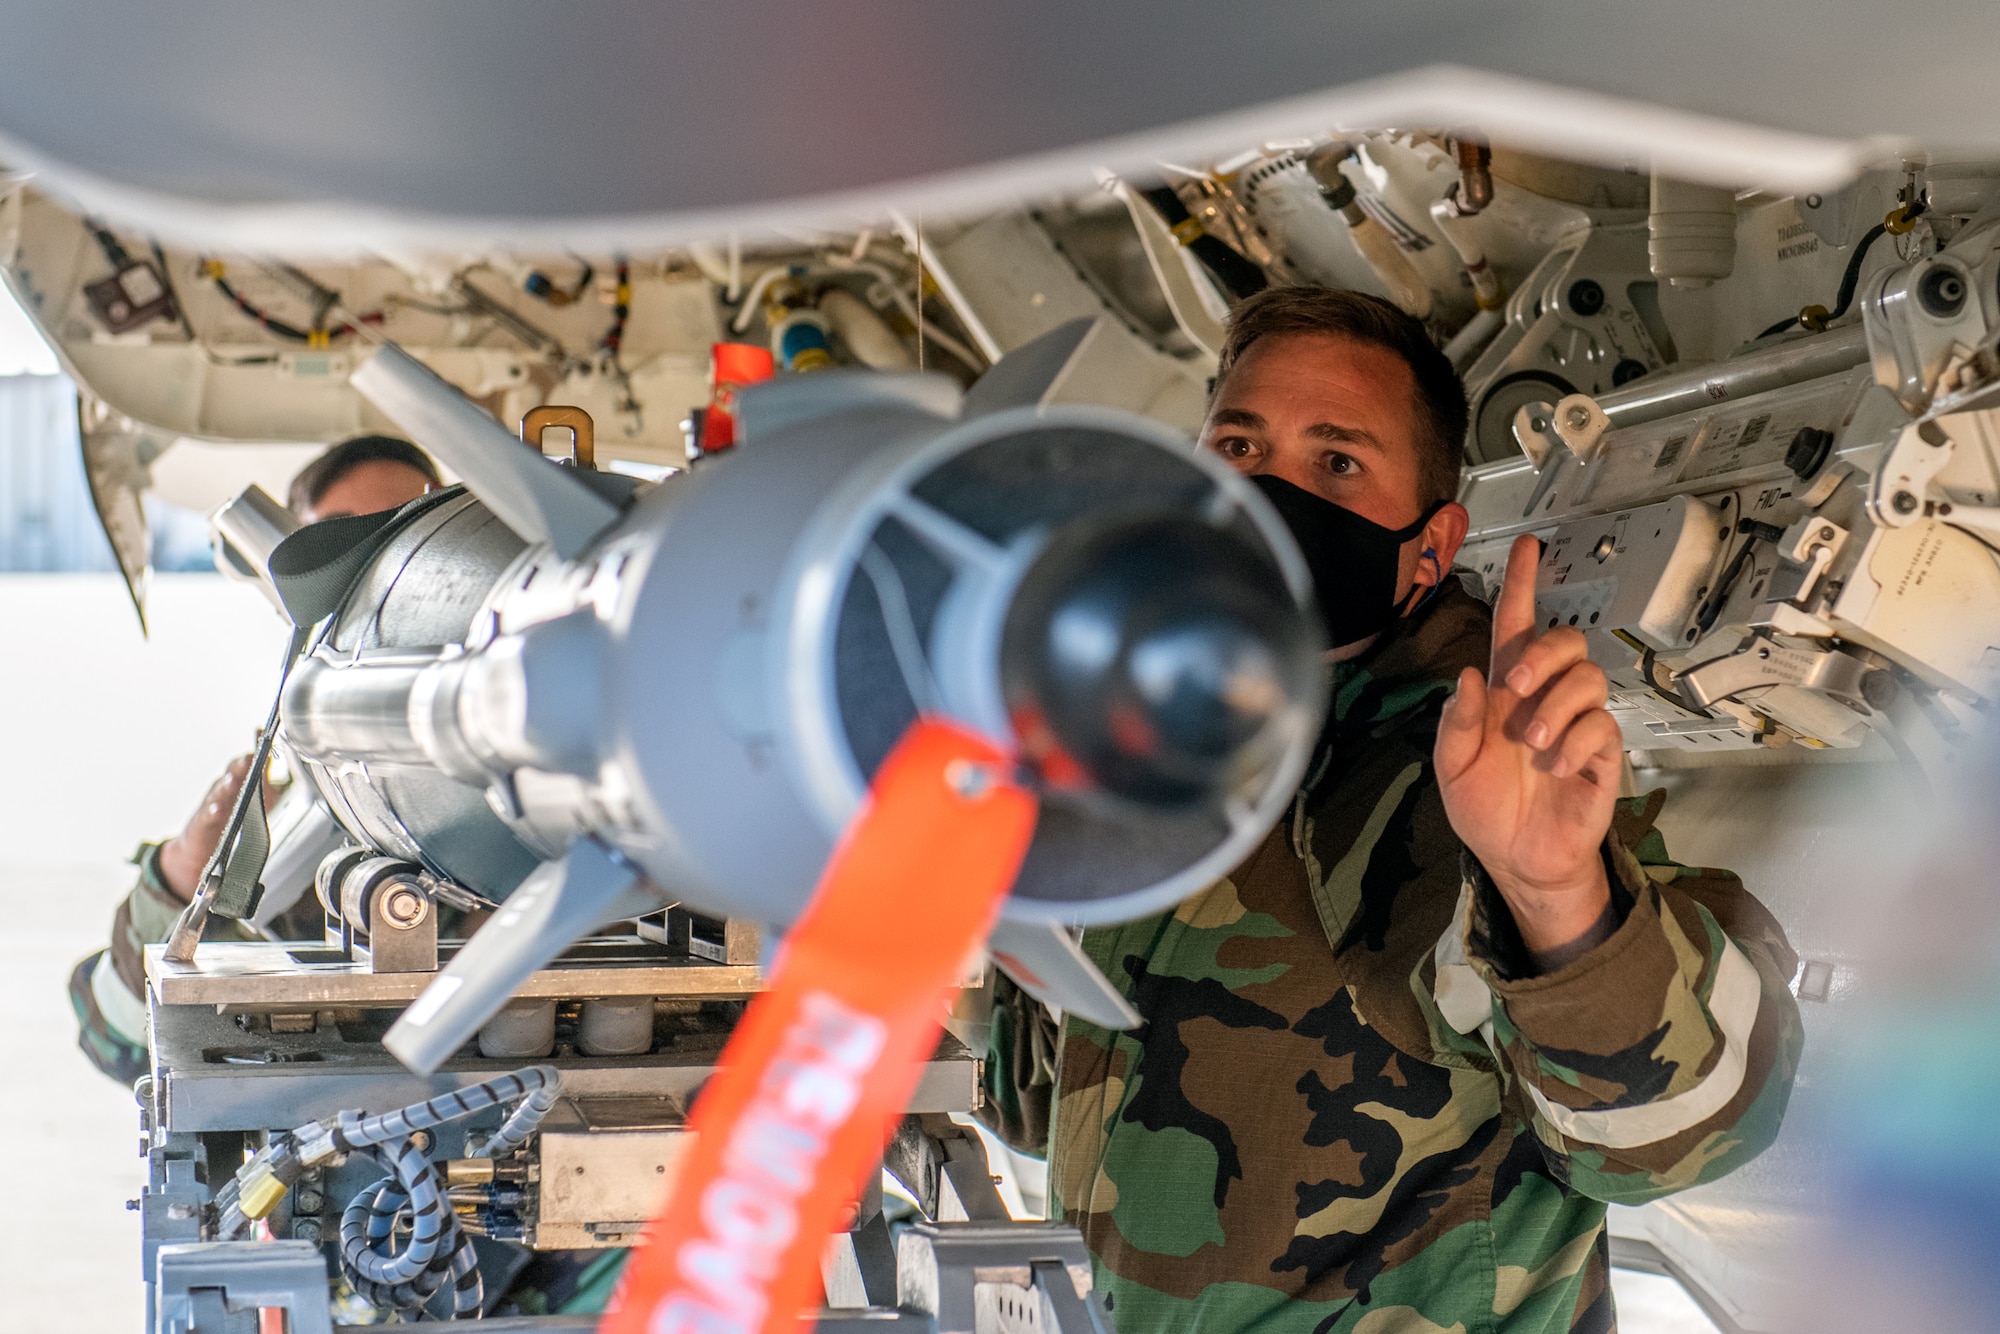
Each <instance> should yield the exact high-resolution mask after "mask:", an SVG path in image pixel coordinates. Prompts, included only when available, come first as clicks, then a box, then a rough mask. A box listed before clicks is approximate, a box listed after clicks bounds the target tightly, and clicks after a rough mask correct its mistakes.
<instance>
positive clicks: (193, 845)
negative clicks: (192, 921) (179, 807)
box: [160, 755, 273, 901]
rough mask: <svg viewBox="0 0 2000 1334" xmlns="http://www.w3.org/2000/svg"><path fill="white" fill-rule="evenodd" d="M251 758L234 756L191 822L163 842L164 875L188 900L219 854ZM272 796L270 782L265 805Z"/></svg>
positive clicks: (165, 879) (266, 788) (179, 894)
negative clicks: (210, 862)
mask: <svg viewBox="0 0 2000 1334" xmlns="http://www.w3.org/2000/svg"><path fill="white" fill-rule="evenodd" d="M251 758H252V757H251V756H248V755H238V756H237V757H236V758H235V759H233V760H231V761H230V762H229V767H228V768H227V769H225V770H223V773H222V777H220V778H218V779H216V780H215V784H214V785H213V786H212V787H210V788H209V789H208V795H207V796H205V797H203V798H202V799H201V805H199V806H197V807H196V808H195V812H194V814H193V815H191V816H189V817H188V822H187V826H186V827H185V828H183V829H182V830H181V832H180V833H178V834H176V835H174V836H173V837H172V838H170V839H168V840H167V841H166V842H165V843H162V844H161V845H160V879H162V880H164V881H165V882H166V885H167V888H168V889H170V890H172V891H173V892H174V896H175V897H176V898H179V899H181V900H183V901H185V900H188V899H192V898H193V897H194V892H195V890H196V888H198V886H199V883H200V880H201V873H202V872H203V871H204V870H206V869H207V867H208V859H209V858H210V857H213V856H214V855H215V845H216V844H217V843H219V842H221V840H222V830H223V826H225V825H227V824H228V823H229V812H230V811H231V810H232V809H233V808H234V807H235V805H236V794H237V793H238V792H241V791H242V790H243V776H244V775H245V774H247V773H249V772H250V760H251ZM272 799H273V794H272V792H271V785H270V784H269V783H266V784H265V785H264V806H265V809H267V810H268V809H269V808H270V805H271V801H272Z"/></svg>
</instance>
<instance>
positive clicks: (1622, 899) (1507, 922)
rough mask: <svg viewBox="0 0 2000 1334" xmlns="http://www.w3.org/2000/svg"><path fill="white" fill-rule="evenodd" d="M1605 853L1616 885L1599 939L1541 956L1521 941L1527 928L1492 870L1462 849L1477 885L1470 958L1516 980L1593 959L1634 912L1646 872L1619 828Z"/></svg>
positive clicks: (1464, 870)
mask: <svg viewBox="0 0 2000 1334" xmlns="http://www.w3.org/2000/svg"><path fill="white" fill-rule="evenodd" d="M1620 854H1623V855H1622V856H1621V855H1620ZM1599 855H1600V856H1601V857H1602V858H1603V859H1604V878H1605V880H1606V881H1607V882H1608V883H1609V884H1610V886H1611V901H1610V903H1609V904H1607V905H1606V907H1605V914H1604V917H1603V918H1602V919H1600V922H1599V924H1597V925H1595V926H1593V928H1592V930H1591V932H1590V933H1588V935H1587V937H1586V938H1587V939H1588V938H1590V937H1594V939H1592V941H1591V944H1590V945H1589V946H1588V947H1587V948H1584V949H1580V950H1576V951H1574V952H1573V953H1572V952H1571V951H1568V950H1558V951H1554V952H1552V954H1548V955H1542V956H1539V957H1538V956H1537V955H1536V953H1535V952H1534V951H1533V950H1531V949H1529V948H1528V945H1527V942H1526V941H1524V940H1522V939H1521V928H1520V927H1519V926H1518V925H1517V924H1516V923H1515V921H1514V913H1513V910H1512V909H1511V908H1509V907H1508V906H1507V901H1506V899H1504V898H1502V897H1501V894H1500V889H1499V886H1497V885H1495V884H1494V883H1493V877H1492V876H1490V875H1488V874H1487V872H1486V868H1485V867H1484V866H1482V865H1481V864H1480V862H1479V859H1478V858H1477V857H1475V856H1473V855H1472V853H1471V851H1470V850H1469V849H1464V848H1461V849H1460V850H1459V869H1460V872H1461V874H1462V875H1463V876H1464V879H1465V883H1466V884H1467V885H1469V886H1471V888H1472V898H1473V902H1472V921H1471V929H1470V931H1469V932H1468V933H1467V938H1466V942H1465V943H1466V953H1467V955H1468V956H1469V957H1470V959H1471V960H1472V961H1473V962H1476V963H1479V964H1483V965H1484V971H1487V972H1490V973H1491V974H1492V975H1493V976H1494V977H1495V978H1498V979H1500V980H1502V981H1507V982H1516V981H1521V980H1524V979H1526V978H1531V977H1539V976H1541V975H1542V974H1544V973H1551V972H1561V971H1563V970H1564V969H1566V968H1568V967H1569V966H1570V965H1571V964H1573V963H1576V962H1578V961H1579V960H1581V959H1584V958H1586V957H1588V956H1589V954H1590V953H1591V952H1592V951H1593V950H1596V949H1600V948H1602V947H1603V946H1605V945H1608V944H1610V943H1611V937H1613V936H1615V935H1617V934H1618V931H1619V928H1621V927H1622V926H1624V924H1625V921H1626V919H1627V918H1628V917H1630V916H1631V913H1632V903H1633V899H1634V896H1635V894H1636V892H1637V889H1638V886H1639V884H1640V882H1641V881H1642V878H1643V874H1644V873H1643V872H1641V871H1640V870H1639V867H1638V863H1637V862H1635V861H1633V860H1632V856H1631V854H1630V853H1629V852H1626V851H1625V848H1624V847H1623V845H1622V844H1620V842H1619V841H1618V835H1617V834H1616V833H1615V832H1614V833H1610V834H1607V835H1605V838H1604V846H1603V848H1602V849H1600V851H1599Z"/></svg>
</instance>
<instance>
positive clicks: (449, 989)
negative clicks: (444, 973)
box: [403, 977, 465, 1028]
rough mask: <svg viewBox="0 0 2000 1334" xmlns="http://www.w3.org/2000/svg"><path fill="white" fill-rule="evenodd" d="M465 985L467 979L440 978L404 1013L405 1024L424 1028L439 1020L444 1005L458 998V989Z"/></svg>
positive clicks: (425, 989) (426, 988)
mask: <svg viewBox="0 0 2000 1334" xmlns="http://www.w3.org/2000/svg"><path fill="white" fill-rule="evenodd" d="M464 985H465V979H464V978H462V977H441V978H439V979H438V980H437V981H435V982H433V983H431V984H430V985H429V986H428V987H425V988H424V994H423V995H421V996H419V997H417V999H416V1000H415V1001H414V1002H412V1003H411V1005H410V1008H409V1009H407V1010H405V1011H403V1022H404V1023H406V1024H408V1025H409V1026H410V1027H411V1028H422V1027H423V1026H424V1025H425V1024H428V1023H429V1022H430V1021H431V1020H433V1019H435V1018H437V1013H438V1011H439V1010H442V1009H443V1008H444V1003H445V1002H446V1001H448V1000H450V999H451V998H452V997H453V996H456V995H457V994H458V989H459V988H460V987H462V986H464Z"/></svg>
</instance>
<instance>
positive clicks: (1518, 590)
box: [1486, 533, 1542, 688]
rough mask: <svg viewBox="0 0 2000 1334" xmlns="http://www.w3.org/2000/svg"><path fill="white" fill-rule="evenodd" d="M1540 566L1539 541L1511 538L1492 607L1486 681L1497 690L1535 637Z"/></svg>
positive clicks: (1522, 536)
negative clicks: (1497, 597)
mask: <svg viewBox="0 0 2000 1334" xmlns="http://www.w3.org/2000/svg"><path fill="white" fill-rule="evenodd" d="M1541 563H1542V543H1541V539H1540V538H1537V537H1535V536H1534V535H1533V534H1530V533H1523V534H1522V535H1521V536H1519V537H1517V538H1515V539H1514V545H1513V547H1512V549H1511V550H1509V551H1508V553H1507V573H1506V575H1505V576H1504V577H1503V578H1502V579H1501V581H1500V600H1499V601H1498V602H1496V603H1494V604H1493V670H1492V672H1491V673H1490V674H1489V675H1488V676H1487V678H1486V679H1487V680H1488V681H1490V682H1491V683H1492V684H1493V685H1494V686H1495V687H1496V688H1497V687H1499V686H1500V685H1501V684H1503V683H1504V682H1505V681H1506V679H1507V673H1508V671H1509V670H1510V669H1512V667H1513V666H1514V664H1515V663H1516V662H1518V661H1519V660H1520V657H1521V653H1522V651H1523V650H1525V649H1526V648H1527V647H1528V645H1529V644H1530V643H1531V642H1533V640H1534V638H1535V571H1536V569H1537V568H1538V567H1539V566H1540V565H1541Z"/></svg>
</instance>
